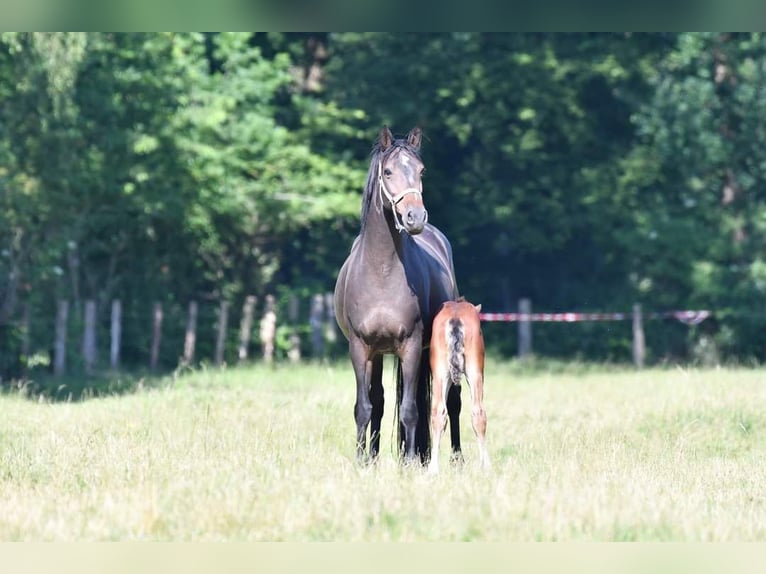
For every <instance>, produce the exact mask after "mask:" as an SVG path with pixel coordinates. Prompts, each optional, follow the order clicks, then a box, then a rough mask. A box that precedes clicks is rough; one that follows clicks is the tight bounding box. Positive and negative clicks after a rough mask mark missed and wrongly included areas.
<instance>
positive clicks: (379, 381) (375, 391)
mask: <svg viewBox="0 0 766 574" xmlns="http://www.w3.org/2000/svg"><path fill="white" fill-rule="evenodd" d="M370 401H371V403H372V418H371V420H370V458H371V459H372V460H375V459H376V458H377V456H378V453H379V452H380V421H381V420H382V419H383V404H384V399H383V355H378V356H377V357H375V358H374V359H373V360H372V376H371V378H370Z"/></svg>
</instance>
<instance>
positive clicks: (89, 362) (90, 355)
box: [82, 299, 96, 375]
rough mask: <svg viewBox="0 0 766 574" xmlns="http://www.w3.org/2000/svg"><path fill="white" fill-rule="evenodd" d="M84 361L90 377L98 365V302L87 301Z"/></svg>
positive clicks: (83, 338)
mask: <svg viewBox="0 0 766 574" xmlns="http://www.w3.org/2000/svg"><path fill="white" fill-rule="evenodd" d="M82 359H83V364H84V365H85V373H86V374H88V375H90V374H91V373H92V372H93V367H94V366H95V365H96V302H95V301H94V300H93V299H88V300H86V301H85V329H84V331H83V335H82Z"/></svg>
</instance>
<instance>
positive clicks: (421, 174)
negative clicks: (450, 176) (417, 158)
mask: <svg viewBox="0 0 766 574" xmlns="http://www.w3.org/2000/svg"><path fill="white" fill-rule="evenodd" d="M425 174H426V168H423V169H421V170H420V177H421V178H422V177H423V176H424V175H425Z"/></svg>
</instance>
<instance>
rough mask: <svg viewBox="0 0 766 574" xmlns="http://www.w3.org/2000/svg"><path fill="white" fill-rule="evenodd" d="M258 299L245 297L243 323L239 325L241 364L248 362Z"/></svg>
mask: <svg viewBox="0 0 766 574" xmlns="http://www.w3.org/2000/svg"><path fill="white" fill-rule="evenodd" d="M255 302H256V298H255V297H254V296H253V295H248V296H247V297H245V304H244V305H243V306H242V321H241V322H240V324H239V354H238V357H239V362H240V363H241V362H243V361H246V360H247V351H248V347H249V346H250V337H251V333H252V330H253V312H254V311H255Z"/></svg>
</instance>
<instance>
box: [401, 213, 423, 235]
mask: <svg viewBox="0 0 766 574" xmlns="http://www.w3.org/2000/svg"><path fill="white" fill-rule="evenodd" d="M426 223H428V211H427V210H426V208H425V207H410V208H409V209H408V210H407V212H406V213H405V214H404V215H402V224H403V225H404V230H405V231H406V232H407V233H409V234H410V235H417V234H418V233H420V232H421V231H423V228H424V227H425V226H426Z"/></svg>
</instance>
